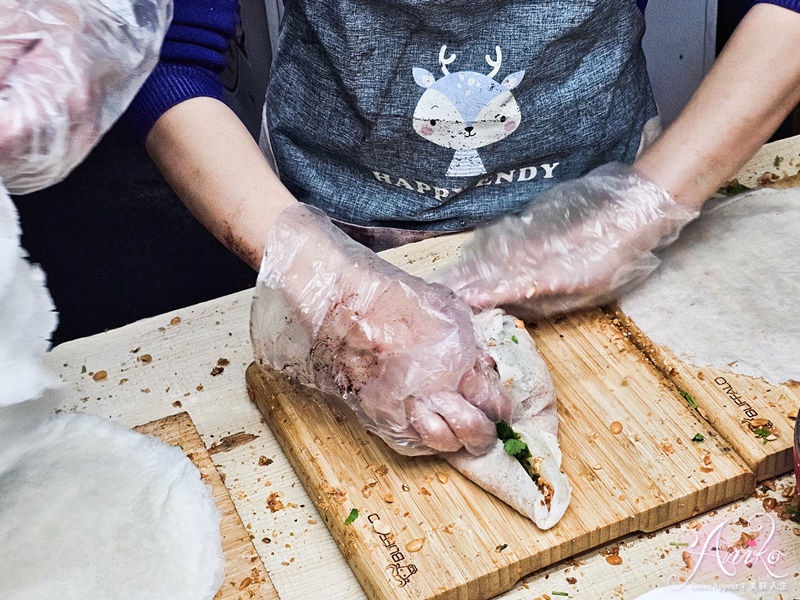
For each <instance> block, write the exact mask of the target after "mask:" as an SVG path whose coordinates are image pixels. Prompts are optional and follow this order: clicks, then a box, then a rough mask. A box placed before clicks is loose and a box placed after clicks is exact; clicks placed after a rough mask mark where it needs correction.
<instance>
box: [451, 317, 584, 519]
mask: <svg viewBox="0 0 800 600" xmlns="http://www.w3.org/2000/svg"><path fill="white" fill-rule="evenodd" d="M474 324H475V332H476V335H477V337H478V338H479V340H480V341H481V342H482V343H483V344H485V345H486V346H487V347H488V350H489V353H490V354H491V356H492V358H494V360H495V362H496V363H497V368H498V371H499V373H500V378H501V381H502V382H503V385H504V387H505V390H506V392H507V393H508V394H509V395H510V396H511V397H512V399H513V400H514V402H518V403H519V404H520V405H521V407H522V411H515V414H520V417H519V418H518V419H517V420H516V421H514V422H513V423H511V426H512V428H513V429H514V431H515V432H517V433H519V434H520V437H521V439H522V441H523V442H525V443H526V444H527V445H528V448H529V449H530V451H531V454H532V455H533V457H534V458H535V457H542V458H543V461H542V463H541V469H540V472H541V474H542V477H543V478H544V480H545V481H547V482H548V483H549V484H550V485H551V486H552V488H553V497H552V499H551V502H550V508H549V509H548V508H547V505H546V503H545V499H544V495H543V494H542V492H541V490H540V489H539V488H538V487H537V485H536V483H534V481H533V479H532V478H531V476H530V475H529V474H528V472H527V471H526V470H525V468H524V467H523V466H522V465H521V464H520V463H519V461H517V459H516V458H514V457H513V456H511V455H510V454H508V453H507V452H506V451H505V449H504V447H503V446H504V444H503V442H502V441H500V440H499V439H498V440H497V442H496V444H495V446H494V448H492V449H491V450H490V451H489V452H488V453H487V454H484V455H483V456H473V455H471V454H469V453H468V452H465V451H464V450H461V451H459V452H454V453H450V454H444V455H443V457H444V459H445V460H447V462H448V463H450V464H451V465H452V466H453V467H454V468H455V469H457V470H458V471H459V472H461V473H462V474H463V475H464V476H466V477H467V478H469V479H470V480H472V481H473V482H474V483H476V484H478V485H479V486H480V487H482V488H483V489H484V490H486V491H487V492H489V493H490V494H492V495H494V496H496V497H497V498H499V499H500V500H502V501H503V502H505V503H506V504H508V505H509V506H511V507H512V508H514V509H515V510H517V511H518V512H519V513H521V514H523V515H525V516H526V517H528V518H530V519H531V520H532V521H533V522H534V523H536V525H537V526H538V527H539V528H541V529H549V528H550V527H552V526H553V525H555V524H556V523H557V522H558V521H559V520H560V519H561V517H562V516H563V515H564V512H565V511H566V509H567V507H568V505H569V501H570V497H571V495H572V486H571V485H570V483H569V480H568V479H567V477H566V475H565V474H564V473H562V472H561V451H560V449H559V447H558V438H557V435H558V413H557V411H556V394H555V388H554V386H553V381H552V379H551V378H550V373H549V371H548V370H547V365H546V364H545V362H544V360H542V358H541V356H539V353H538V351H537V350H536V344H535V342H534V341H533V338H531V336H530V334H529V333H528V332H527V330H526V329H525V328H524V327H523V326H520V325H521V323H519V324H518V322H517V321H516V319H514V318H513V317H511V316H510V315H506V314H504V313H503V311H501V310H499V309H495V310H491V311H486V312H483V313H480V314H479V315H477V316H476V317H475V318H474ZM512 336H513V339H512ZM514 340H516V341H514Z"/></svg>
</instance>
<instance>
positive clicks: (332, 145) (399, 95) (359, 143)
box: [262, 0, 657, 249]
mask: <svg viewBox="0 0 800 600" xmlns="http://www.w3.org/2000/svg"><path fill="white" fill-rule="evenodd" d="M643 33H644V17H643V15H642V13H641V11H640V10H639V8H638V7H637V5H636V3H635V2H634V1H633V0H602V1H601V0H594V1H582V2H570V1H557V0H556V1H554V0H519V1H512V2H509V1H494V2H491V1H490V2H486V1H485V0H484V1H476V0H456V1H453V0H448V1H447V2H442V1H431V0H289V2H287V4H286V8H285V13H284V15H283V23H282V27H281V33H280V37H279V40H278V46H277V51H276V55H275V60H274V63H273V66H272V73H271V76H270V84H269V87H268V90H267V101H266V105H265V120H266V127H267V133H268V135H262V146H264V145H266V144H269V145H270V146H271V151H272V152H273V153H274V158H275V161H276V167H277V171H278V173H279V175H280V176H281V179H282V181H283V182H284V184H285V185H286V186H287V187H288V188H289V190H290V191H291V192H292V193H293V194H294V195H295V197H296V198H297V199H298V200H300V201H302V202H306V203H308V204H312V205H314V206H318V207H319V208H321V209H323V210H324V211H325V212H326V213H327V214H328V215H329V216H330V217H331V218H332V219H333V220H334V221H335V222H340V223H343V224H346V225H344V226H343V227H344V228H345V229H346V230H347V231H348V233H350V234H351V235H353V236H354V237H356V238H357V239H361V240H362V241H366V242H368V243H369V245H370V246H371V247H373V248H376V249H382V248H383V247H386V246H391V245H396V244H398V243H402V242H405V241H410V240H413V239H418V238H419V237H426V236H429V235H434V234H436V233H445V232H452V231H460V230H464V229H469V228H472V227H474V226H476V225H478V224H480V223H483V222H486V221H489V220H492V219H494V218H496V217H498V216H500V215H502V214H505V213H509V212H516V211H519V210H521V209H522V208H523V207H524V206H525V205H526V204H528V203H529V202H531V201H532V200H533V199H534V198H535V197H536V195H537V194H539V193H540V192H541V191H543V190H544V189H546V188H548V187H550V186H552V185H553V184H554V183H557V182H559V181H563V180H567V179H572V178H575V177H579V176H580V175H583V174H584V173H586V172H588V171H589V170H591V169H592V168H594V167H596V166H599V165H601V164H604V163H607V162H611V161H621V162H626V163H630V162H632V161H633V159H634V158H635V156H636V153H637V150H638V149H639V146H640V142H641V139H642V134H643V130H644V129H645V124H646V123H647V122H648V121H649V120H651V119H652V118H653V117H655V116H656V114H657V111H656V107H655V102H654V101H653V98H652V93H651V91H650V86H649V80H648V77H647V71H646V65H645V59H644V54H643V52H642V49H641V38H642V35H643Z"/></svg>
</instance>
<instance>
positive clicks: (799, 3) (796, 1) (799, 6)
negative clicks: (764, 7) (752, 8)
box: [753, 0, 800, 12]
mask: <svg viewBox="0 0 800 600" xmlns="http://www.w3.org/2000/svg"><path fill="white" fill-rule="evenodd" d="M753 4H774V5H775V6H782V7H783V8H788V9H789V10H793V11H795V12H800V0H755V1H754V2H753Z"/></svg>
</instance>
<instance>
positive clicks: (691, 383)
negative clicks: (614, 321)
mask: <svg viewBox="0 0 800 600" xmlns="http://www.w3.org/2000/svg"><path fill="white" fill-rule="evenodd" d="M615 314H616V317H617V318H618V320H619V323H620V325H621V326H622V327H623V328H624V329H625V330H626V331H628V332H630V338H631V340H633V342H634V343H635V344H636V345H637V346H638V347H639V348H640V349H641V350H642V352H644V354H645V355H646V356H647V357H648V358H650V359H651V360H652V361H653V363H654V364H655V365H656V366H657V367H658V368H659V369H660V370H661V371H662V373H664V375H665V376H666V377H668V378H669V379H671V380H672V381H673V382H674V383H675V385H676V386H677V387H678V388H679V389H681V390H683V391H685V392H686V393H687V394H689V396H690V397H691V398H692V400H693V401H694V402H695V404H697V411H698V412H699V414H700V415H701V416H702V417H703V418H704V419H705V420H706V421H708V423H709V424H710V425H711V426H712V427H713V428H714V429H715V430H716V431H717V432H719V434H720V435H721V436H722V437H723V438H724V439H725V440H726V441H727V442H728V444H729V445H730V447H731V448H732V449H733V450H734V451H736V452H737V453H738V454H739V455H740V456H741V457H742V458H743V459H744V461H745V462H746V463H747V465H748V466H749V467H750V469H751V470H752V471H753V472H754V473H755V475H756V478H757V479H758V481H761V480H762V479H767V478H769V477H774V476H776V475H781V474H783V473H786V472H787V471H791V470H792V466H793V465H794V458H793V440H794V424H795V420H794V418H795V417H796V416H797V412H798V409H800V383H797V382H789V383H785V384H782V385H772V384H769V383H767V382H766V381H764V380H763V379H757V378H755V377H748V376H746V375H737V374H735V373H730V372H727V371H720V370H718V369H714V368H711V367H708V366H703V367H698V366H695V365H692V364H689V363H687V362H684V361H683V360H681V359H680V358H678V356H676V355H675V353H674V352H672V351H671V350H670V349H669V348H666V347H664V346H659V345H657V344H654V343H653V342H651V341H650V340H649V339H648V337H647V336H646V335H644V333H642V331H641V330H640V329H639V328H638V327H637V326H636V324H635V323H634V322H633V321H632V320H631V319H630V318H628V317H627V316H626V315H625V314H624V313H622V312H621V311H619V310H618V309H617V310H616V312H615ZM799 343H800V342H799ZM764 425H766V426H769V427H770V428H771V430H772V431H773V432H774V433H773V434H774V436H776V438H777V439H769V440H766V439H764V438H762V437H759V436H757V435H756V434H755V433H753V430H754V429H758V426H764Z"/></svg>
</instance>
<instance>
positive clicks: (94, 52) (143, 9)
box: [0, 0, 172, 194]
mask: <svg viewBox="0 0 800 600" xmlns="http://www.w3.org/2000/svg"><path fill="white" fill-rule="evenodd" d="M171 17H172V4H171V2H170V0H0V177H3V179H4V180H5V183H6V187H7V188H8V190H9V191H10V192H12V193H18V194H21V193H28V192H33V191H36V190H38V189H42V188H44V187H47V186H49V185H51V184H53V183H55V182H57V181H59V180H60V179H63V178H64V177H65V176H66V175H67V174H68V173H69V172H70V171H71V170H72V169H73V168H74V167H75V166H76V165H77V164H78V163H79V162H80V161H82V160H83V158H84V157H85V156H86V155H87V154H88V153H89V151H90V150H91V149H92V147H93V146H94V145H95V144H96V143H97V141H98V140H99V139H100V137H101V136H102V135H103V134H104V133H105V132H106V131H107V130H108V128H109V127H111V125H112V124H113V123H114V121H116V120H117V118H119V116H120V115H121V114H122V113H123V111H124V110H125V109H126V108H127V106H128V104H130V102H131V100H132V99H133V97H134V95H135V94H136V92H137V91H138V89H139V88H140V87H141V85H142V83H144V80H145V79H146V78H147V76H148V75H149V74H150V72H151V71H152V69H153V67H155V65H156V63H157V61H158V55H159V50H160V48H161V42H162V41H163V38H164V34H165V33H166V29H167V27H168V25H169V21H170V19H171Z"/></svg>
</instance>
